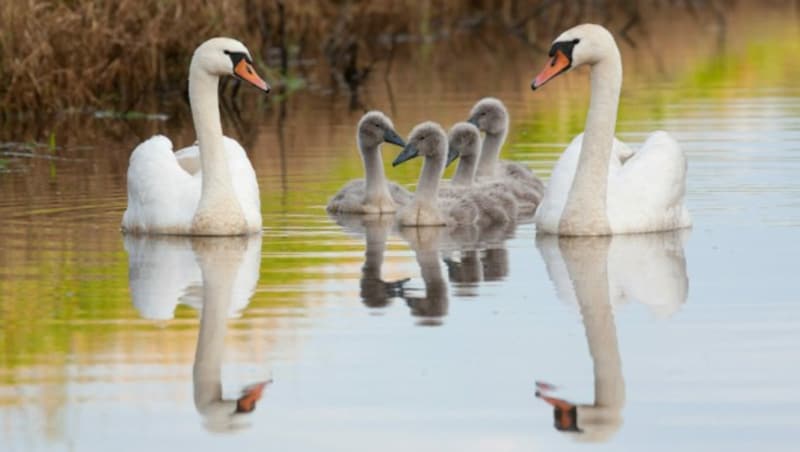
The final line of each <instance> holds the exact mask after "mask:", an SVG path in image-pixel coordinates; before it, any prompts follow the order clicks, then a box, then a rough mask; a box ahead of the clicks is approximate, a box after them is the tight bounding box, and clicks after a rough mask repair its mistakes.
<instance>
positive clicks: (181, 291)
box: [124, 235, 203, 320]
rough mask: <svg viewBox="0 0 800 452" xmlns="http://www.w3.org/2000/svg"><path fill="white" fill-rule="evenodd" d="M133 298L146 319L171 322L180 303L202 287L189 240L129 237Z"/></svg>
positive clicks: (129, 262) (198, 268)
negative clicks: (169, 320)
mask: <svg viewBox="0 0 800 452" xmlns="http://www.w3.org/2000/svg"><path fill="white" fill-rule="evenodd" d="M124 241H125V242H124V243H125V251H127V252H128V283H129V285H130V291H131V299H132V301H133V305H134V307H135V308H136V310H137V311H138V312H139V315H140V316H141V317H142V318H145V319H151V320H168V319H171V318H172V317H173V315H174V312H175V306H177V304H178V301H179V300H181V301H183V300H184V299H186V298H187V297H192V295H193V294H194V295H196V293H197V292H198V288H200V287H202V283H203V282H202V275H201V273H200V267H199V266H198V265H197V261H196V259H195V254H194V252H193V251H192V242H191V241H190V239H188V238H178V237H153V236H133V235H125V238H124Z"/></svg>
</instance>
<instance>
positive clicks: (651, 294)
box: [536, 231, 689, 442]
mask: <svg viewBox="0 0 800 452" xmlns="http://www.w3.org/2000/svg"><path fill="white" fill-rule="evenodd" d="M687 237H688V231H670V232H662V233H651V234H638V235H617V236H610V237H558V236H554V235H541V234H540V235H538V236H537V237H536V246H537V248H538V249H539V252H540V254H541V255H542V257H543V258H544V261H545V264H546V266H547V272H548V274H549V275H550V279H551V280H552V281H553V284H554V285H555V289H556V292H557V294H558V297H559V298H560V299H561V300H562V301H564V302H565V303H568V304H573V303H574V304H576V305H577V306H578V307H579V309H580V313H581V317H582V319H583V326H584V329H585V331H586V340H587V341H588V343H589V353H590V355H591V357H592V363H593V369H594V403H592V404H574V403H572V402H569V401H566V400H564V399H560V398H557V397H554V396H553V395H552V392H553V391H554V390H555V389H556V388H555V387H554V386H553V385H550V384H548V383H543V382H537V384H536V386H537V391H536V395H537V397H539V398H541V399H542V400H544V401H545V402H547V403H548V404H550V405H551V406H552V407H553V413H554V418H555V427H556V429H558V430H561V431H565V432H573V433H578V434H580V436H579V438H580V439H581V440H584V441H597V442H600V441H606V440H608V439H609V438H611V436H613V435H614V434H615V433H616V432H617V430H619V428H620V427H621V425H622V409H623V407H624V404H625V380H624V378H623V375H622V359H621V357H620V353H619V344H618V342H617V331H616V326H615V324H614V313H613V310H614V308H615V307H618V306H620V305H621V304H624V303H627V302H630V301H637V302H640V303H643V304H645V305H647V306H648V307H649V308H650V310H651V311H652V312H654V313H655V314H656V316H658V317H669V316H670V315H672V314H673V313H674V312H676V311H677V310H678V309H680V307H681V306H682V305H683V303H684V302H685V301H686V297H687V294H688V291H689V279H688V277H687V275H686V259H685V258H684V253H683V243H684V241H685V239H686V238H687Z"/></svg>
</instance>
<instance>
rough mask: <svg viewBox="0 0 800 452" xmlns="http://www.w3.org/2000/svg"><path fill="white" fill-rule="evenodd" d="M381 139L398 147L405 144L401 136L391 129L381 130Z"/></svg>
mask: <svg viewBox="0 0 800 452" xmlns="http://www.w3.org/2000/svg"><path fill="white" fill-rule="evenodd" d="M383 141H385V142H387V143H391V144H396V145H397V146H400V147H405V145H406V142H405V141H403V137H401V136H400V135H398V134H397V132H395V131H394V130H392V129H386V130H385V131H384V132H383Z"/></svg>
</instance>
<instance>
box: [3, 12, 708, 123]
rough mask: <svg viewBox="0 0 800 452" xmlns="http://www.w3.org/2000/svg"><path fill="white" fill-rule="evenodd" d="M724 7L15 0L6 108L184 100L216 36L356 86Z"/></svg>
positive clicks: (264, 58) (271, 68)
mask: <svg viewBox="0 0 800 452" xmlns="http://www.w3.org/2000/svg"><path fill="white" fill-rule="evenodd" d="M721 3H722V2H721V1H716V2H715V1H713V0H707V1H701V0H684V1H680V2H673V1H668V0H661V1H659V0H651V1H649V2H636V1H632V0H583V1H575V2H557V1H552V0H533V1H525V0H502V1H490V0H421V1H416V0H395V1H390V0H330V1H324V0H303V1H284V0H220V1H202V2H199V1H195V0H115V1H106V0H8V1H4V2H2V3H0V113H3V114H5V115H13V114H17V113H26V114H31V113H40V112H41V113H47V112H58V111H63V110H65V109H67V108H79V109H96V108H106V109H115V110H121V111H127V110H130V109H132V108H134V107H135V106H136V105H139V104H140V103H141V101H142V99H143V98H153V97H155V98H157V99H164V98H168V97H173V96H176V95H180V93H182V92H183V91H184V90H185V85H186V76H187V65H188V62H189V59H190V58H191V54H192V51H193V50H194V48H195V47H196V46H197V45H198V44H199V43H200V42H202V41H203V40H205V39H207V38H209V37H212V36H216V35H227V36H231V37H235V38H238V39H240V40H242V41H243V42H245V43H246V45H248V47H249V48H250V50H251V52H252V53H253V54H254V56H255V57H256V59H257V60H258V63H259V65H260V66H261V68H262V70H264V71H265V72H267V76H268V78H270V79H271V81H273V82H277V84H278V85H280V84H281V82H284V83H286V82H287V81H290V80H293V79H294V80H302V81H303V83H304V85H305V86H307V87H312V88H313V87H317V88H320V89H321V90H325V89H330V88H334V89H337V88H345V89H348V90H350V91H353V90H356V89H357V88H358V86H359V85H360V84H361V83H362V82H363V81H364V80H365V79H366V78H368V77H369V76H370V74H371V73H372V70H373V68H374V66H375V65H376V64H378V63H380V62H387V61H391V58H392V56H393V55H394V51H395V48H396V47H397V46H398V45H400V44H401V43H408V42H419V43H423V44H424V43H429V42H432V41H435V40H437V39H447V38H448V37H449V36H451V35H452V34H454V33H458V32H468V33H484V32H486V31H487V30H492V32H493V33H497V32H500V33H508V34H511V35H513V36H516V37H518V38H519V39H520V40H521V41H523V42H525V43H527V44H529V45H532V46H536V45H537V42H538V40H540V39H551V38H552V35H553V33H555V31H556V30H558V29H559V28H562V27H564V26H566V25H570V24H573V23H576V22H578V21H582V20H588V19H594V20H599V21H604V22H607V21H609V20H612V18H616V19H615V20H617V21H618V22H619V27H620V29H621V30H623V31H624V30H625V29H626V28H630V27H634V26H637V25H638V24H639V22H640V20H641V18H642V16H643V15H644V13H643V11H648V10H652V9H653V8H655V9H657V8H666V7H670V6H671V5H673V4H678V5H683V6H684V7H687V6H688V7H691V9H692V10H697V9H698V8H706V9H707V8H711V9H713V10H714V11H718V10H719V9H720V6H719V5H718V4H721ZM709 5H710V6H709ZM643 8H644V9H643ZM540 47H541V46H540Z"/></svg>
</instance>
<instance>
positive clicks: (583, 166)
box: [559, 46, 622, 235]
mask: <svg viewBox="0 0 800 452" xmlns="http://www.w3.org/2000/svg"><path fill="white" fill-rule="evenodd" d="M612 50H613V51H611V52H609V53H608V54H607V55H606V56H605V57H604V58H603V59H602V60H600V61H599V62H598V63H596V64H595V65H594V66H593V67H592V72H591V89H592V96H591V101H590V102H589V113H588V115H587V116H586V130H585V135H584V137H583V147H582V148H581V155H580V158H579V160H578V167H577V169H576V171H575V178H574V180H573V182H572V188H571V190H570V193H569V197H568V199H567V204H566V206H565V207H564V212H563V213H562V216H561V223H560V225H559V229H560V230H561V232H563V233H566V234H593V235H601V234H608V233H610V232H611V229H610V226H609V223H608V215H607V212H606V197H607V192H608V164H609V159H610V157H611V148H612V146H613V142H614V128H615V127H616V123H617V107H618V105H619V93H620V88H621V86H622V60H621V58H620V55H619V50H618V49H617V47H616V46H613V47H612Z"/></svg>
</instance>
